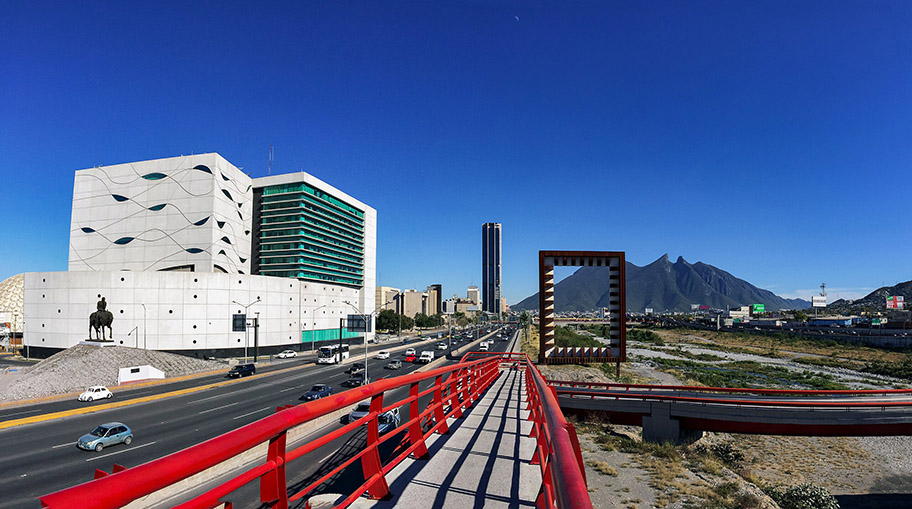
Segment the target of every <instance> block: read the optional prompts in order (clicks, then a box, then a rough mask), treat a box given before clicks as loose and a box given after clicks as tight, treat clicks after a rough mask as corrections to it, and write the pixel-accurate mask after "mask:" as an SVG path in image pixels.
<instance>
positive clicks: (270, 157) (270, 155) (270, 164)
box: [266, 143, 275, 175]
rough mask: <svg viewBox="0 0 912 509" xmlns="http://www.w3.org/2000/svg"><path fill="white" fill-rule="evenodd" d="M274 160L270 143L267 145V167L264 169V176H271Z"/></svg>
mask: <svg viewBox="0 0 912 509" xmlns="http://www.w3.org/2000/svg"><path fill="white" fill-rule="evenodd" d="M274 159H275V153H274V152H273V151H272V143H270V144H269V166H267V167H266V174H267V175H272V161H273V160H274Z"/></svg>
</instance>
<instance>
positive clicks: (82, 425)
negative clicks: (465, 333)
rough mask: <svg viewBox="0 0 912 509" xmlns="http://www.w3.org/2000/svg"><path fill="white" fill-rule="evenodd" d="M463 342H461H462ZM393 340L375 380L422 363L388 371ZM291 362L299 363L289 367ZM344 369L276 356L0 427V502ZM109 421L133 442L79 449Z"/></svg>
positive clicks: (11, 414)
mask: <svg viewBox="0 0 912 509" xmlns="http://www.w3.org/2000/svg"><path fill="white" fill-rule="evenodd" d="M434 343H436V340H431V341H427V342H424V343H418V342H412V343H411V344H412V345H416V346H415V348H416V349H417V350H419V351H421V350H426V349H430V348H429V347H428V346H427V345H433V344H434ZM463 344H465V343H459V346H461V345H463ZM496 344H497V345H498V346H501V345H502V346H501V349H502V348H504V347H505V346H506V344H507V342H497V343H496ZM419 345H420V346H419ZM395 346H399V343H397V342H387V343H384V344H380V345H370V346H369V348H368V350H369V354H368V355H369V357H370V359H369V362H368V372H369V376H370V377H371V378H377V377H379V376H382V375H389V376H396V375H400V374H406V373H409V372H411V371H413V370H414V369H417V368H418V367H420V365H414V364H410V363H403V368H402V369H401V370H399V372H396V371H391V370H385V369H383V367H384V366H385V365H386V363H387V362H388V361H386V360H376V359H373V358H372V357H373V355H372V353H371V352H376V351H379V350H383V349H388V348H391V347H395ZM353 350H354V351H353V352H352V356H353V357H354V358H355V359H353V360H357V361H362V359H363V357H361V356H359V355H357V354H358V353H359V352H363V350H362V349H358V348H354V349H353ZM440 353H443V352H442V351H440ZM392 358H393V359H395V358H399V359H402V358H404V355H402V353H401V352H397V353H395V354H394V355H393V357H392ZM293 367H297V368H299V369H286V368H293ZM346 369H347V366H346V365H341V366H339V365H311V364H309V363H308V359H307V358H301V357H299V358H295V359H289V360H287V361H278V362H274V363H273V364H272V365H270V366H268V367H266V366H264V367H259V366H258V369H257V375H256V376H253V377H248V378H244V379H241V380H235V381H233V382H232V383H228V384H225V385H223V386H218V387H212V388H207V389H204V390H202V391H199V392H193V393H190V394H184V395H179V396H169V397H164V398H161V399H157V400H154V401H148V402H143V403H137V404H134V405H129V406H126V407H121V408H112V409H106V410H102V411H99V412H95V413H89V414H84V415H73V416H69V417H64V418H59V419H53V420H49V421H45V422H40V423H35V424H29V425H25V426H17V427H12V428H7V429H3V430H0V450H2V451H3V455H2V456H0V472H3V473H4V475H3V476H0V507H3V508H6V507H40V503H39V502H38V500H37V497H38V496H40V495H45V494H48V493H51V492H54V491H57V490H60V489H63V488H67V487H70V486H74V485H76V484H79V483H82V482H86V481H89V480H91V479H92V477H93V473H94V471H95V469H96V468H98V469H102V470H106V471H108V472H110V471H111V469H112V467H113V465H114V463H117V464H120V465H123V466H126V467H131V466H135V465H139V464H142V463H145V462H147V461H150V460H152V459H155V458H159V457H162V456H165V455H167V454H171V453H173V452H176V451H178V450H181V449H184V448H187V447H189V446H191V445H195V444H197V443H199V442H202V441H204V440H207V439H209V438H212V437H214V436H218V435H220V434H222V433H225V432H227V431H230V430H232V429H235V428H238V427H240V426H243V425H245V424H249V423H251V422H254V421H256V420H258V419H260V418H262V417H265V416H266V415H269V414H270V413H272V412H275V409H276V407H278V406H282V405H287V404H298V403H300V401H299V400H298V398H299V397H300V396H301V394H303V393H304V392H305V391H306V390H307V389H309V388H310V386H311V385H313V384H315V383H326V384H330V385H331V386H332V387H333V392H334V393H335V392H341V391H344V390H346V388H345V387H342V386H341V383H342V382H343V381H345V380H347V379H348V378H349V376H348V375H347V374H346V373H345V372H344V371H345V370H346ZM381 373H382V375H381ZM225 380H226V378H225V377H224V375H215V376H209V377H201V378H197V379H194V380H188V381H184V382H177V383H173V384H164V385H159V386H154V387H145V388H141V389H136V390H131V391H123V392H120V393H117V395H116V396H115V398H114V399H112V400H104V401H99V402H93V403H88V404H86V403H78V402H75V401H58V402H51V403H43V404H39V405H34V406H31V407H28V406H26V407H18V408H9V409H5V410H4V411H2V412H0V421H3V420H7V419H17V418H21V417H30V416H34V415H42V414H47V413H51V412H57V411H62V410H68V409H74V408H82V407H84V406H86V405H105V404H107V403H110V402H111V401H124V400H128V399H133V398H138V397H144V396H150V395H155V394H164V393H168V392H172V391H175V390H179V389H184V388H190V387H198V386H204V385H207V384H211V383H214V382H224V381H225ZM390 397H392V398H394V399H400V398H402V397H404V391H403V394H401V395H392V394H391V395H390ZM403 417H405V416H404V415H403ZM110 421H120V422H124V423H126V424H127V425H128V426H130V427H131V428H132V429H133V433H134V440H133V443H132V444H131V445H129V446H125V445H117V446H112V447H109V448H105V449H104V450H103V451H102V452H101V453H95V452H86V451H82V450H79V449H77V448H76V446H75V442H76V440H77V439H78V438H79V437H80V436H81V435H83V434H85V433H88V432H89V431H91V430H92V429H93V428H94V427H95V426H97V425H98V424H101V423H104V422H110ZM318 452H322V451H318ZM324 463H326V462H324ZM358 469H359V470H360V465H358Z"/></svg>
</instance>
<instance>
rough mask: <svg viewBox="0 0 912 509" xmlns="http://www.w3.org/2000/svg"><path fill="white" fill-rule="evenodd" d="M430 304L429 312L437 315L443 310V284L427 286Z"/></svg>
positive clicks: (428, 306)
mask: <svg viewBox="0 0 912 509" xmlns="http://www.w3.org/2000/svg"><path fill="white" fill-rule="evenodd" d="M427 294H428V305H427V314H429V315H436V314H437V313H442V312H443V285H439V284H438V285H431V286H429V287H427Z"/></svg>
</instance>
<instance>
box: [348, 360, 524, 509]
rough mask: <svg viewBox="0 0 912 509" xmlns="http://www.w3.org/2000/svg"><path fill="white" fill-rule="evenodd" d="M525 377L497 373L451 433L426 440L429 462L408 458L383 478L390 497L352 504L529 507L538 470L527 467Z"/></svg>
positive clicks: (453, 424) (451, 423)
mask: <svg viewBox="0 0 912 509" xmlns="http://www.w3.org/2000/svg"><path fill="white" fill-rule="evenodd" d="M524 378H525V375H524V374H523V373H522V372H521V371H509V370H504V371H501V374H500V377H499V378H498V379H497V380H496V381H495V382H494V383H493V384H492V385H491V387H490V388H489V389H488V391H487V392H486V393H485V395H484V397H483V398H482V399H481V401H479V402H477V403H476V404H475V406H474V407H472V408H471V409H470V410H469V411H468V412H467V413H466V414H465V415H464V416H463V418H462V419H459V420H453V419H450V420H449V421H448V424H449V426H450V433H449V434H448V435H435V436H433V437H431V438H430V439H428V451H429V452H430V458H429V459H428V460H424V461H422V460H415V459H412V458H408V459H406V460H404V461H403V462H402V463H400V464H399V465H398V466H397V467H396V468H395V469H393V471H392V472H390V474H389V475H388V476H387V481H388V482H389V485H390V491H391V492H392V494H393V497H392V498H391V499H390V500H387V501H379V500H368V499H365V498H361V499H359V500H357V501H356V502H355V503H354V504H352V507H358V508H367V507H371V508H387V507H397V508H402V507H405V508H411V507H414V508H420V509H426V508H428V507H453V508H460V509H467V508H469V507H486V508H487V507H534V506H535V497H536V496H537V495H538V491H539V488H540V487H541V470H540V467H539V466H538V465H530V464H529V460H530V459H531V458H532V453H533V451H534V450H535V439H532V438H528V435H529V432H530V431H531V429H532V423H531V422H530V421H527V420H526V418H527V417H528V415H529V412H528V411H526V410H525V408H526V402H525V401H526V397H525V392H526V390H525V381H524Z"/></svg>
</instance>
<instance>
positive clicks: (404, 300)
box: [399, 290, 428, 318]
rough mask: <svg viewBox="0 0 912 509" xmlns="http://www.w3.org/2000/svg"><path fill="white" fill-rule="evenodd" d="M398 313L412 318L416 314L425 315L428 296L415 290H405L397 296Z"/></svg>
mask: <svg viewBox="0 0 912 509" xmlns="http://www.w3.org/2000/svg"><path fill="white" fill-rule="evenodd" d="M399 299H400V300H399V309H400V311H399V313H400V314H402V315H405V316H407V317H409V318H414V317H415V315H417V314H418V313H423V314H427V300H428V294H427V293H426V292H419V291H417V290H405V291H404V292H402V293H400V294H399Z"/></svg>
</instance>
